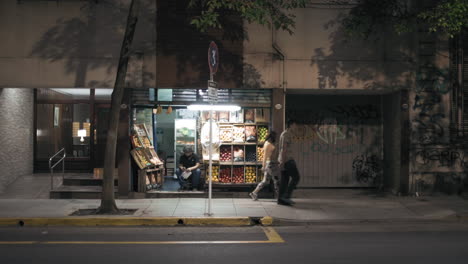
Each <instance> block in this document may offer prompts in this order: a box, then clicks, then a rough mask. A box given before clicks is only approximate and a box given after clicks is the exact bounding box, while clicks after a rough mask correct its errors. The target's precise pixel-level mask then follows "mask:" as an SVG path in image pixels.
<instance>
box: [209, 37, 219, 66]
mask: <svg viewBox="0 0 468 264" xmlns="http://www.w3.org/2000/svg"><path fill="white" fill-rule="evenodd" d="M218 65H219V54H218V46H217V45H216V43H214V41H211V43H210V46H209V47H208V66H209V67H210V73H211V74H215V73H216V72H217V71H218Z"/></svg>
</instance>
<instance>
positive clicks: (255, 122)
mask: <svg viewBox="0 0 468 264" xmlns="http://www.w3.org/2000/svg"><path fill="white" fill-rule="evenodd" d="M265 112H267V113H266V114H267V118H265ZM258 113H260V109H244V110H240V111H233V112H230V115H229V117H230V118H229V119H227V115H223V120H216V122H217V125H218V126H219V144H220V147H219V159H213V168H212V169H213V170H212V176H213V186H214V187H224V186H249V185H255V184H257V183H258V182H259V181H261V180H262V177H263V174H262V172H261V170H260V169H261V166H262V159H263V149H262V148H263V143H264V142H265V138H266V137H267V135H268V127H269V124H268V122H267V121H268V120H267V119H269V109H261V113H262V116H261V117H259V115H258ZM201 115H202V116H206V114H205V113H203V112H202V113H201ZM257 117H258V118H257ZM203 121H205V122H207V120H203V119H202V122H203ZM226 121H227V122H226ZM239 121H242V123H239ZM203 161H204V167H205V172H206V173H205V174H206V175H205V179H206V181H207V182H208V177H209V172H208V170H209V166H208V160H206V159H204V160H203Z"/></svg>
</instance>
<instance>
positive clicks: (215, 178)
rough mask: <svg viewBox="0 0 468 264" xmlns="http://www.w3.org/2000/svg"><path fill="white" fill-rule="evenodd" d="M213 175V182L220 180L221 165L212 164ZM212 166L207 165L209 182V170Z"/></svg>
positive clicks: (207, 179) (207, 180)
mask: <svg viewBox="0 0 468 264" xmlns="http://www.w3.org/2000/svg"><path fill="white" fill-rule="evenodd" d="M211 168H212V170H211V177H212V182H219V166H217V165H212V166H211ZM209 169H210V166H209V165H207V166H206V177H205V179H206V182H209V180H210V172H209Z"/></svg>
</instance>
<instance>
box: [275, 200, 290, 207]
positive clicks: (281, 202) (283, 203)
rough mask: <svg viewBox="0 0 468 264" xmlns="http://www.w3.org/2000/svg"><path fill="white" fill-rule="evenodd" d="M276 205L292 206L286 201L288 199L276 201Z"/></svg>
mask: <svg viewBox="0 0 468 264" xmlns="http://www.w3.org/2000/svg"><path fill="white" fill-rule="evenodd" d="M278 204H279V205H286V206H292V204H291V203H290V201H288V199H278Z"/></svg>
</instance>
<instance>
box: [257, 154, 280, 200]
mask: <svg viewBox="0 0 468 264" xmlns="http://www.w3.org/2000/svg"><path fill="white" fill-rule="evenodd" d="M280 175H281V172H280V169H279V163H278V162H270V161H269V162H267V163H266V168H265V169H264V173H263V179H262V181H261V182H260V183H259V184H258V185H257V188H255V190H254V191H253V192H254V193H255V194H258V192H260V190H262V189H263V187H265V186H266V185H267V184H269V183H270V180H273V186H274V187H275V196H277V194H278V188H279V184H278V183H279V177H280Z"/></svg>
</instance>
